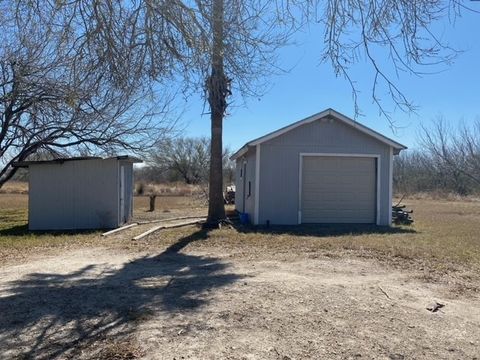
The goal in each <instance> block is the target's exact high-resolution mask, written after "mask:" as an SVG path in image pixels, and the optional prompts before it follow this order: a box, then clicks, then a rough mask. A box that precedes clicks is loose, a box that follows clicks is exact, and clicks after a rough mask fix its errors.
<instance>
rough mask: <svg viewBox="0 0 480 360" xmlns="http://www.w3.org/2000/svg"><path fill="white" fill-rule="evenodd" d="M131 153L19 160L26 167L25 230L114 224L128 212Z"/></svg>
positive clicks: (128, 215)
mask: <svg viewBox="0 0 480 360" xmlns="http://www.w3.org/2000/svg"><path fill="white" fill-rule="evenodd" d="M136 162H142V161H141V160H138V159H136V158H134V157H130V156H116V157H110V158H106V159H102V158H100V157H77V158H67V159H55V160H48V161H23V162H17V163H16V164H14V166H17V167H26V168H28V170H29V174H28V182H29V196H28V228H29V229H30V230H79V229H108V228H116V227H118V226H120V225H122V224H124V223H126V222H128V221H129V220H130V218H131V216H132V212H133V164H134V163H136Z"/></svg>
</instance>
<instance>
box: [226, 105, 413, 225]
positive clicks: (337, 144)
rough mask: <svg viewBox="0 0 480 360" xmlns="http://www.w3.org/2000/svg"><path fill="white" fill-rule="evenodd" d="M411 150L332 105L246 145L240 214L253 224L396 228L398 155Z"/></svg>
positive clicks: (239, 168)
mask: <svg viewBox="0 0 480 360" xmlns="http://www.w3.org/2000/svg"><path fill="white" fill-rule="evenodd" d="M404 149H406V147H405V146H404V145H402V144H399V143H398V142H396V141H394V140H392V139H389V138H387V137H385V136H383V135H381V134H379V133H378V132H376V131H374V130H372V129H369V128H368V127H366V126H364V125H362V124H360V123H358V122H356V121H354V120H352V119H350V118H348V117H346V116H345V115H342V114H340V113H339V112H337V111H335V110H332V109H327V110H325V111H322V112H320V113H318V114H315V115H313V116H310V117H308V118H306V119H303V120H301V121H298V122H296V123H293V124H291V125H289V126H287V127H284V128H282V129H280V130H277V131H275V132H272V133H270V134H267V135H265V136H263V137H260V138H258V139H255V140H252V141H250V142H248V143H247V144H245V145H244V146H243V147H242V148H241V149H240V150H238V151H237V152H236V153H235V154H234V155H233V156H232V157H231V159H232V160H235V161H236V194H235V204H236V205H235V206H236V209H237V211H239V212H241V213H247V214H248V217H249V219H250V221H251V222H252V223H253V224H256V225H258V224H267V223H270V224H278V225H293V224H301V223H365V224H377V225H390V224H391V222H392V219H391V216H392V214H391V204H392V171H393V156H394V155H398V154H399V153H400V151H401V150H404Z"/></svg>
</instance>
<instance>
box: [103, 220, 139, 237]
mask: <svg viewBox="0 0 480 360" xmlns="http://www.w3.org/2000/svg"><path fill="white" fill-rule="evenodd" d="M137 225H138V223H133V224H129V225H125V226H122V227H119V228H116V229H113V230H110V231H107V232H104V233H103V234H102V236H107V235H111V234H115V233H117V232H119V231H122V230H127V229H130V228H131V227H134V226H137Z"/></svg>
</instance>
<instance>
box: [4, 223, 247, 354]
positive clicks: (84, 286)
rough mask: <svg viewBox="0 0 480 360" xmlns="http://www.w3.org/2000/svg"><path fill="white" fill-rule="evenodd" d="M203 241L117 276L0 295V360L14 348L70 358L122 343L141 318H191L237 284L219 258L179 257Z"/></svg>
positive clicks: (50, 277)
mask: <svg viewBox="0 0 480 360" xmlns="http://www.w3.org/2000/svg"><path fill="white" fill-rule="evenodd" d="M206 237H207V232H206V231H205V230H199V231H197V232H195V233H194V234H192V235H190V236H187V237H185V238H182V239H180V240H179V241H178V242H177V243H175V244H174V245H172V246H170V247H169V248H167V249H166V250H165V251H164V252H162V253H161V254H159V255H156V256H145V257H142V258H139V259H136V260H134V261H131V262H129V263H126V264H122V265H121V267H120V268H118V266H117V268H116V267H115V266H112V265H110V266H108V264H97V265H88V266H85V267H83V268H81V269H78V270H77V271H74V272H70V273H66V274H58V273H31V274H28V275H27V276H25V277H23V278H21V279H19V280H16V281H13V282H11V283H9V284H8V285H7V287H4V288H0V314H1V316H0V357H2V356H5V357H7V358H8V357H11V354H9V353H8V350H9V349H14V348H16V349H21V354H20V355H21V356H22V357H24V358H36V359H47V358H48V359H51V358H58V357H61V358H64V357H71V358H75V357H77V356H78V355H79V354H80V353H81V351H82V349H85V348H86V347H88V346H89V345H92V344H93V343H95V342H96V341H98V340H102V339H106V338H108V339H109V340H112V339H118V338H121V337H122V336H128V335H129V334H131V333H132V332H134V331H135V329H136V327H137V326H138V320H139V319H143V318H144V317H145V316H147V317H148V316H150V317H156V316H175V314H181V313H185V312H192V311H197V310H198V309H200V308H201V307H202V306H205V305H207V304H208V303H209V301H211V292H212V291H213V290H215V289H219V288H222V287H225V286H227V285H229V284H232V283H233V282H235V281H237V280H239V279H240V278H241V276H240V275H237V274H235V273H233V272H229V271H228V269H229V267H230V266H229V264H227V263H224V262H221V261H220V260H219V259H217V258H212V257H203V256H193V255H187V254H183V253H181V252H180V250H182V249H183V248H184V247H185V246H187V245H188V244H189V243H191V242H192V241H197V240H200V239H204V238H206ZM2 353H3V354H2ZM17 354H18V353H17Z"/></svg>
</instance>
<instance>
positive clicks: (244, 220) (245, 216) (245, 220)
mask: <svg viewBox="0 0 480 360" xmlns="http://www.w3.org/2000/svg"><path fill="white" fill-rule="evenodd" d="M239 216H240V222H241V223H242V224H248V223H249V220H248V214H247V213H240V214H239Z"/></svg>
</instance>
